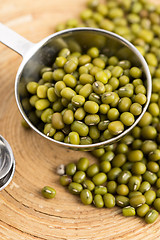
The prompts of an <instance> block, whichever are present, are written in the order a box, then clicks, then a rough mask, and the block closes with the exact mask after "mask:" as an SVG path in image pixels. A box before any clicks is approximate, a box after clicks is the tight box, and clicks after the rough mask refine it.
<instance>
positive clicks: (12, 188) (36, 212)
mask: <svg viewBox="0 0 160 240" xmlns="http://www.w3.org/2000/svg"><path fill="white" fill-rule="evenodd" d="M155 1H156V0H155ZM85 2H86V0H79V1H75V0H46V1H44V0H34V1H33V0H21V1H19V0H12V1H11V0H5V1H4V0H0V21H1V22H2V23H4V24H6V25H7V26H9V27H10V28H12V29H13V30H15V31H16V32H18V33H19V34H21V35H23V36H24V37H26V38H28V39H29V40H30V41H33V42H38V41H39V40H41V39H42V38H44V37H46V36H47V35H50V34H52V33H53V32H54V27H55V26H56V24H57V23H60V22H64V21H65V20H67V19H70V18H74V17H77V16H78V15H79V13H80V11H81V10H82V9H84V8H85ZM157 2H159V0H157ZM0 34H1V33H0ZM21 60H22V59H21V57H20V56H18V55H17V54H16V53H15V52H13V51H11V50H10V49H9V48H7V47H5V46H3V45H2V44H0V134H2V136H4V137H5V138H6V139H7V140H8V142H9V143H10V145H11V147H12V149H13V152H14V156H15V159H16V171H15V175H14V178H13V180H12V182H11V183H10V184H9V185H8V186H7V187H6V189H4V190H3V191H2V192H1V193H0V240H8V239H10V240H63V239H65V240H82V239H83V240H90V239H92V240H98V239H101V240H105V239H107V240H128V239H133V240H142V239H144V240H158V239H160V217H159V218H158V220H157V221H156V223H154V224H152V225H147V224H145V223H144V220H142V219H140V218H138V217H131V218H125V217H123V216H122V215H121V209H119V208H116V207H115V208H113V209H106V208H103V209H96V208H95V207H93V206H84V205H82V204H81V203H80V199H79V198H78V197H74V196H72V195H71V194H69V193H68V191H67V190H66V189H65V188H63V187H62V186H60V184H59V176H57V175H56V173H55V171H56V167H57V166H58V165H59V164H61V163H64V164H67V163H69V162H71V161H76V160H77V159H78V158H79V157H81V156H87V157H88V158H89V159H90V160H91V162H92V161H94V160H95V159H93V157H92V156H91V155H90V154H89V153H83V152H74V151H71V150H67V149H63V148H60V147H57V146H56V145H55V144H53V143H52V142H50V141H47V140H46V139H43V138H42V137H41V136H39V135H38V134H36V133H35V132H34V131H32V130H28V131H26V130H25V129H23V127H22V126H21V119H22V117H21V115H20V113H19V111H18V108H17V105H16V101H15V97H14V79H15V76H16V72H17V69H18V66H19V64H20V62H21ZM45 185H49V186H53V187H54V188H55V189H56V191H57V195H56V197H55V199H52V200H47V199H44V198H43V197H42V196H41V193H40V191H41V188H42V187H43V186H45Z"/></svg>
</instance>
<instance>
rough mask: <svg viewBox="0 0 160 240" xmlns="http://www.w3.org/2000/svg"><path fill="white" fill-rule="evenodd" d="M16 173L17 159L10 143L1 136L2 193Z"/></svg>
mask: <svg viewBox="0 0 160 240" xmlns="http://www.w3.org/2000/svg"><path fill="white" fill-rule="evenodd" d="M14 171H15V159H14V155H13V152H12V149H11V147H10V145H9V144H8V142H7V141H6V140H5V139H4V138H3V137H2V136H1V135H0V191H1V190H2V189H4V188H5V187H6V186H7V185H8V184H9V183H10V181H11V180H12V178H13V175H14Z"/></svg>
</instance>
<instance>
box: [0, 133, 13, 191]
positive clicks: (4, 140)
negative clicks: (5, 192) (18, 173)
mask: <svg viewBox="0 0 160 240" xmlns="http://www.w3.org/2000/svg"><path fill="white" fill-rule="evenodd" d="M0 139H2V141H3V143H4V144H5V147H6V148H7V149H8V151H9V154H10V158H11V162H12V167H11V169H10V171H9V172H8V173H7V174H6V175H5V176H4V178H5V177H7V176H8V174H9V178H8V180H7V182H6V183H5V184H4V185H3V186H2V187H0V191H1V190H2V189H4V188H5V187H6V186H7V185H8V184H9V183H10V182H11V180H12V178H13V175H14V172H15V158H14V155H13V151H12V148H11V146H10V145H9V143H8V142H7V140H6V139H5V138H4V137H2V136H1V135H0ZM1 180H2V179H0V181H1Z"/></svg>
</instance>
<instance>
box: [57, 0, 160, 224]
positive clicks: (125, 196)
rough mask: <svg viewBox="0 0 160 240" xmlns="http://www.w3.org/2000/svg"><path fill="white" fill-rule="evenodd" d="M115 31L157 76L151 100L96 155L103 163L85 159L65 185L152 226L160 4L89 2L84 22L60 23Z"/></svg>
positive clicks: (69, 171) (69, 170)
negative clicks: (137, 117)
mask: <svg viewBox="0 0 160 240" xmlns="http://www.w3.org/2000/svg"><path fill="white" fill-rule="evenodd" d="M83 26H87V27H96V28H102V29H106V30H109V31H113V32H115V33H117V34H119V35H121V36H123V37H124V38H126V39H127V40H129V41H130V42H132V43H133V44H134V45H135V46H136V47H137V49H138V50H139V51H140V53H141V54H142V55H143V56H144V58H145V59H146V61H147V63H148V66H149V69H150V73H151V76H152V95H151V101H150V104H149V107H148V109H147V112H146V113H145V114H144V116H143V117H142V119H141V120H140V122H139V124H138V125H137V126H136V127H135V128H134V129H133V130H132V131H131V133H130V134H129V135H126V136H125V137H124V138H123V139H122V140H121V141H120V142H119V143H115V144H113V145H110V146H107V147H106V148H101V149H98V150H94V151H93V152H92V153H93V155H94V156H96V157H97V158H98V159H99V162H98V163H97V164H92V165H89V162H88V160H87V159H86V158H82V159H79V161H78V162H77V163H70V164H68V165H67V166H66V172H65V175H63V176H61V177H60V183H61V184H62V185H63V186H68V188H69V191H70V192H71V193H73V194H80V198H81V200H82V203H84V204H91V203H93V204H94V205H95V206H96V207H98V208H101V207H106V208H111V207H113V206H114V205H117V206H120V207H122V213H123V215H124V216H134V215H135V214H137V215H138V216H139V217H144V219H145V222H146V223H153V222H154V221H155V220H156V219H157V217H158V212H160V167H159V166H160V5H159V6H156V5H155V4H153V3H150V2H148V1H147V0H128V1H126V0H114V1H113V0H108V1H106V2H103V3H102V2H100V1H99V0H90V1H89V2H88V3H87V8H86V9H85V10H84V11H83V12H81V14H80V20H78V19H70V20H68V21H67V22H66V23H64V24H63V23H62V24H59V25H58V26H57V27H56V31H59V30H63V29H66V28H73V27H83Z"/></svg>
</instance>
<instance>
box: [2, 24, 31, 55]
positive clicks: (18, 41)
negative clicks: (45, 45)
mask: <svg viewBox="0 0 160 240" xmlns="http://www.w3.org/2000/svg"><path fill="white" fill-rule="evenodd" d="M0 42H1V43H3V44H5V45H6V46H8V47H9V48H11V49H12V50H14V51H15V52H17V53H19V54H20V55H21V56H24V55H25V54H26V53H27V52H28V51H29V50H30V49H31V48H32V47H33V46H34V43H32V42H30V41H28V40H27V39H25V38H24V37H22V36H21V35H19V34H18V33H16V32H14V31H13V30H11V29H10V28H8V27H7V26H5V25H4V24H2V23H0Z"/></svg>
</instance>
